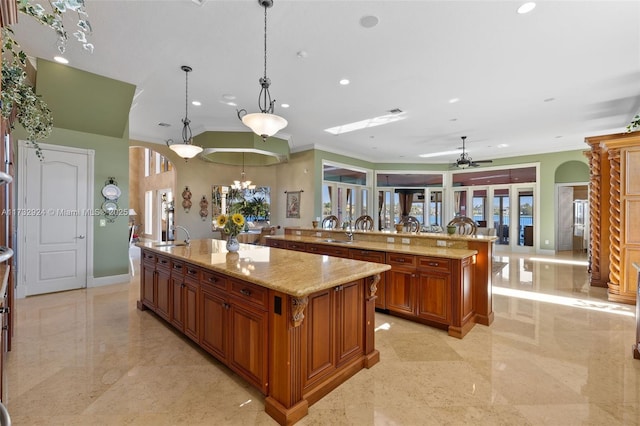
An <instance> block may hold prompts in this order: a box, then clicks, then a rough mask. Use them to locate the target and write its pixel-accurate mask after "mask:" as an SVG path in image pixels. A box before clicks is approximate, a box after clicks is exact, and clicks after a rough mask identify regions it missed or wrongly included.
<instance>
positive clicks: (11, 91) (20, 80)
mask: <svg viewBox="0 0 640 426" xmlns="http://www.w3.org/2000/svg"><path fill="white" fill-rule="evenodd" d="M19 47H20V46H19V45H18V43H17V42H16V41H15V40H14V39H13V31H12V30H11V29H10V28H3V29H2V117H3V118H5V119H7V120H9V118H10V117H11V116H12V114H13V113H14V111H15V118H16V120H17V122H18V123H20V124H21V125H22V127H24V129H25V131H26V132H27V139H28V140H29V142H31V143H32V144H33V146H34V147H35V148H36V155H38V157H40V158H41V157H42V151H41V150H40V147H39V146H38V141H41V140H43V139H46V138H48V137H49V135H50V134H51V129H52V128H53V117H52V115H51V110H50V109H49V108H48V107H47V104H46V103H45V102H44V100H42V97H41V96H39V95H36V93H35V92H34V91H33V87H31V86H30V85H29V84H28V82H27V73H26V71H25V69H26V65H27V55H26V54H25V53H24V52H23V51H22V50H19ZM10 123H11V126H12V128H13V126H14V124H15V123H14V122H11V121H10Z"/></svg>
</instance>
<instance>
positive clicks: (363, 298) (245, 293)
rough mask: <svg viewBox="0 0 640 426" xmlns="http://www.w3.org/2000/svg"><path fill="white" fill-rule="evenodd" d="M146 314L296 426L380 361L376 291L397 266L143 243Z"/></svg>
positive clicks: (200, 244)
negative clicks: (331, 394)
mask: <svg viewBox="0 0 640 426" xmlns="http://www.w3.org/2000/svg"><path fill="white" fill-rule="evenodd" d="M137 246H138V247H140V248H141V274H140V275H141V276H140V300H139V301H138V304H137V305H138V309H140V310H145V309H150V310H152V311H153V312H155V313H156V314H157V315H158V316H159V317H160V318H162V319H163V320H165V321H167V322H168V323H170V324H172V325H173V326H174V327H176V328H177V329H178V330H179V331H180V332H182V333H184V335H185V336H187V337H189V338H190V339H192V340H193V341H194V342H195V343H197V344H198V345H199V346H200V347H202V348H203V349H204V350H206V351H207V352H209V353H210V354H211V355H213V356H214V357H215V358H217V359H218V360H219V361H220V362H222V363H223V364H225V365H226V366H227V367H229V368H230V369H231V370H232V371H234V372H235V373H237V374H238V375H239V376H241V377H242V378H243V379H245V380H246V381H247V382H248V383H250V384H252V385H253V386H255V387H256V388H258V389H259V390H260V391H261V392H262V393H263V394H264V395H265V396H266V398H265V411H266V412H267V413H268V414H269V415H270V416H271V417H273V418H274V419H275V420H276V421H277V422H278V423H280V424H293V423H295V422H296V421H298V420H300V419H301V418H302V417H304V416H305V415H306V414H307V412H308V407H309V406H310V405H312V404H313V403H315V402H317V401H318V400H320V399H321V398H322V397H323V396H324V395H326V394H327V393H329V392H330V391H331V390H332V389H334V388H336V387H337V386H338V385H340V384H341V383H343V382H344V381H346V380H347V379H348V378H349V377H351V376H352V375H354V374H355V373H357V372H358V371H359V370H361V369H362V368H370V367H371V366H373V365H374V364H376V363H377V362H378V361H379V359H380V354H379V352H378V351H377V350H376V349H375V343H374V323H375V321H374V314H375V299H376V291H377V284H378V282H379V280H380V274H382V273H384V272H385V271H386V270H387V269H389V268H390V267H389V266H388V265H383V264H378V263H372V262H364V261H358V260H352V259H340V258H335V257H330V256H322V255H316V254H308V253H300V252H296V251H290V250H280V249H270V248H268V247H260V246H253V245H247V244H241V245H240V251H239V252H238V253H228V252H227V250H226V248H225V242H224V241H220V240H195V241H192V242H191V244H190V245H189V246H185V245H182V246H181V245H173V244H164V245H162V244H154V243H138V244H137Z"/></svg>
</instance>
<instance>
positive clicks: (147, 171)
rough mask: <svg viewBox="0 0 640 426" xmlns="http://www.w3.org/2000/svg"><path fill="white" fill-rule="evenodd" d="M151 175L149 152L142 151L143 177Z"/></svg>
mask: <svg viewBox="0 0 640 426" xmlns="http://www.w3.org/2000/svg"><path fill="white" fill-rule="evenodd" d="M150 173H151V150H150V149H149V148H145V149H144V176H145V177H148V176H149V175H150Z"/></svg>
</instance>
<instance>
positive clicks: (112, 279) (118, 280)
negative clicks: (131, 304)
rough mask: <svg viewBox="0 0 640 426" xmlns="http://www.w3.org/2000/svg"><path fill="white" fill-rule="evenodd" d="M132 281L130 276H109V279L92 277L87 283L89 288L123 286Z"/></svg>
mask: <svg viewBox="0 0 640 426" xmlns="http://www.w3.org/2000/svg"><path fill="white" fill-rule="evenodd" d="M129 281H131V277H130V276H129V274H121V275H109V276H107V277H98V278H95V277H90V278H89V280H88V281H87V288H91V287H101V286H103V285H111V284H122V283H128V282H129Z"/></svg>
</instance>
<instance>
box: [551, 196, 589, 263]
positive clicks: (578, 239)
mask: <svg viewBox="0 0 640 426" xmlns="http://www.w3.org/2000/svg"><path fill="white" fill-rule="evenodd" d="M556 194H557V204H556V205H557V206H558V209H557V217H556V223H557V226H556V230H557V231H556V232H557V235H556V250H557V251H574V252H580V253H586V252H587V251H588V248H589V187H588V185H587V184H586V183H563V184H557V185H556Z"/></svg>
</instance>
